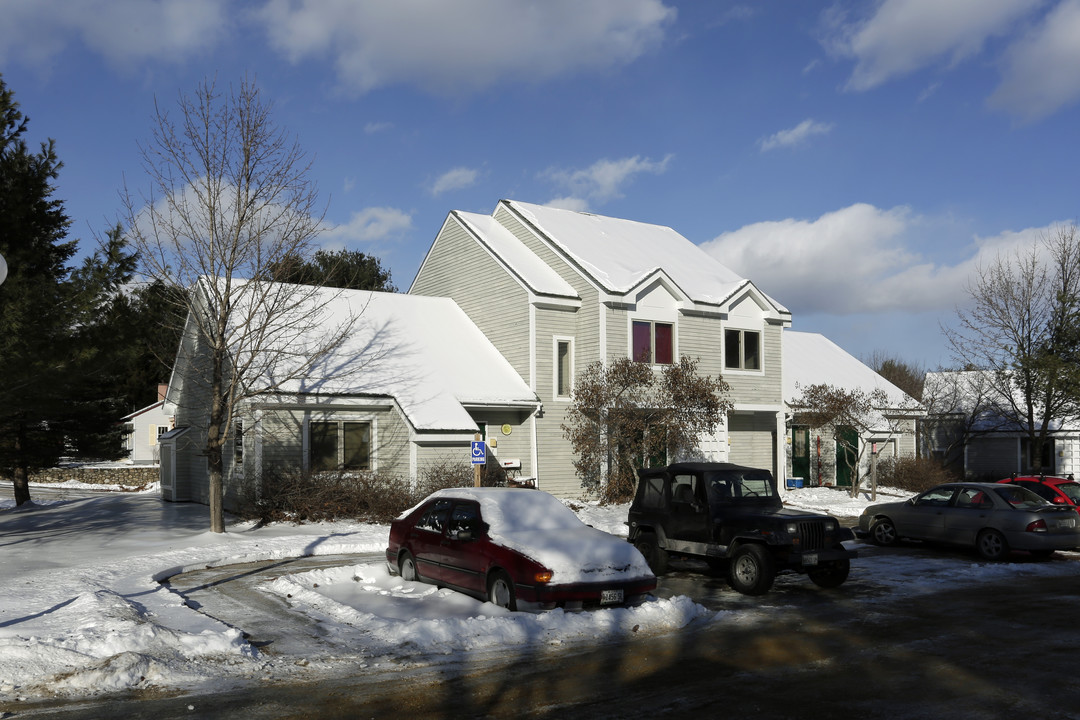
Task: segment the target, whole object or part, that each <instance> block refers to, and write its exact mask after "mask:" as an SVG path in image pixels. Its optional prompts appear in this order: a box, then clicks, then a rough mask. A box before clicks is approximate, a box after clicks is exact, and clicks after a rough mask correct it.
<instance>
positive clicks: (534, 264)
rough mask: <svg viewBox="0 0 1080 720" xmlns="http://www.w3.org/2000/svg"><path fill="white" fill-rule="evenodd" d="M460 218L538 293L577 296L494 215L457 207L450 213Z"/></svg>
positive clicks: (479, 239)
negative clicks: (479, 213)
mask: <svg viewBox="0 0 1080 720" xmlns="http://www.w3.org/2000/svg"><path fill="white" fill-rule="evenodd" d="M450 214H451V215H452V216H454V217H456V218H457V219H458V220H459V221H460V222H461V223H462V225H464V226H465V227H466V229H468V230H469V231H470V232H471V233H472V234H473V236H474V237H475V238H476V239H477V240H478V241H479V242H481V243H482V244H483V245H485V246H486V247H487V248H488V249H489V250H490V251H491V252H492V253H493V254H494V255H495V256H496V257H498V258H499V259H500V260H502V261H503V263H504V264H505V265H506V266H507V267H508V268H509V269H510V270H511V272H513V273H514V274H515V275H517V276H518V278H520V279H521V281H522V282H523V283H524V284H525V285H526V287H528V288H529V289H530V290H532V291H533V292H534V293H536V294H538V295H552V296H556V297H568V298H577V297H578V294H577V291H575V290H574V288H573V287H572V286H571V285H570V283H568V282H566V281H565V280H563V279H562V277H561V276H560V275H559V273H557V272H555V270H554V268H552V267H551V266H550V265H548V264H547V263H546V262H544V261H543V260H541V259H540V257H539V256H538V255H537V254H536V253H534V252H533V251H532V250H530V249H529V248H528V247H526V245H525V243H523V242H521V240H518V239H517V238H516V237H514V235H513V234H512V233H511V232H510V231H509V230H507V229H506V228H504V227H503V226H502V225H500V224H499V222H498V221H497V220H496V219H495V218H493V217H491V216H490V215H478V214H476V213H467V212H461V211H460V210H454V211H452V212H451V213H450Z"/></svg>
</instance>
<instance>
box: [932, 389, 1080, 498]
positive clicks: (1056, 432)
mask: <svg viewBox="0 0 1080 720" xmlns="http://www.w3.org/2000/svg"><path fill="white" fill-rule="evenodd" d="M1009 386H1010V383H1009V379H1008V377H1007V376H1002V375H998V374H997V373H995V372H994V371H991V370H965V371H941V372H928V373H926V381H925V383H924V385H923V387H924V389H923V400H924V402H925V404H926V406H927V410H928V413H929V415H928V417H927V432H926V434H925V436H926V443H927V446H928V450H929V451H930V453H931V454H932V455H933V456H934V457H936V458H938V459H939V460H940V461H941V462H942V463H943V464H944V465H945V466H946V467H949V468H952V469H954V470H956V471H957V472H961V473H963V476H964V477H965V478H969V479H986V480H999V479H1001V478H1004V477H1007V476H1009V475H1011V474H1013V473H1017V474H1026V473H1028V472H1029V471H1031V469H1032V467H1033V465H1034V463H1033V462H1032V460H1033V458H1032V457H1031V450H1032V448H1031V443H1030V441H1029V433H1028V429H1027V428H1028V426H1027V422H1026V421H1022V420H1018V419H1017V418H1018V415H1020V414H1021V413H1018V412H1017V410H1016V408H1022V407H1023V399H1022V398H1021V397H1020V393H1019V391H1018V390H1012V391H1011V392H1012V395H1013V397H1012V398H1010V397H1009V395H1008V392H1009V391H1010V387H1009ZM1033 419H1034V423H1035V427H1036V428H1038V427H1039V426H1040V425H1041V424H1042V416H1041V414H1036V417H1035V418H1033ZM1040 466H1041V472H1042V473H1044V474H1046V475H1061V476H1065V475H1070V474H1073V475H1075V474H1078V473H1080V423H1077V422H1076V421H1075V420H1074V421H1069V422H1061V421H1056V420H1052V421H1051V422H1050V423H1048V427H1047V437H1046V442H1045V443H1044V445H1043V451H1042V458H1041V463H1040Z"/></svg>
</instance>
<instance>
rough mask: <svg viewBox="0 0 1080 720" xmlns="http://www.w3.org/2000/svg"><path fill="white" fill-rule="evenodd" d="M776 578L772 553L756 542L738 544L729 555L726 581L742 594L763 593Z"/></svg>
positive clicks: (767, 590)
mask: <svg viewBox="0 0 1080 720" xmlns="http://www.w3.org/2000/svg"><path fill="white" fill-rule="evenodd" d="M775 578H776V567H775V565H774V563H773V559H772V555H770V554H769V551H768V550H766V549H765V548H764V547H763V546H761V545H758V544H757V543H747V544H745V545H740V546H739V547H738V549H736V550H735V552H734V553H733V554H732V556H731V567H730V568H729V569H728V582H729V583H731V587H733V588H734V589H735V590H737V591H739V592H741V593H742V594H743V595H764V594H765V593H767V592H769V589H770V588H771V587H772V584H773V580H774V579H775Z"/></svg>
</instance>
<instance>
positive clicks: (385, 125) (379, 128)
mask: <svg viewBox="0 0 1080 720" xmlns="http://www.w3.org/2000/svg"><path fill="white" fill-rule="evenodd" d="M393 127H394V123H391V122H369V123H367V124H366V125H364V134H365V135H374V134H375V133H381V132H385V131H387V130H390V129H392V128H393Z"/></svg>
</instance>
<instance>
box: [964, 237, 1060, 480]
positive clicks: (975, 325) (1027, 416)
mask: <svg viewBox="0 0 1080 720" xmlns="http://www.w3.org/2000/svg"><path fill="white" fill-rule="evenodd" d="M968 293H969V295H970V297H971V307H970V309H958V310H957V320H958V324H957V327H955V328H946V329H945V330H944V332H945V336H946V338H947V339H948V341H949V345H950V347H951V349H952V352H953V355H954V357H955V358H956V359H957V360H958V361H959V364H960V365H961V366H964V367H969V368H976V369H981V370H986V371H989V374H988V377H989V378H990V380H991V382H992V383H993V384H994V390H995V391H996V393H997V395H998V397H999V398H1000V401H1001V404H1002V408H1003V411H1004V412H1005V419H1006V420H1007V421H1010V422H1012V423H1013V424H1014V425H1015V426H1016V427H1017V428H1018V429H1021V430H1023V431H1024V432H1026V434H1027V437H1028V444H1029V448H1030V450H1031V456H1030V458H1029V461H1030V463H1031V465H1032V468H1033V470H1034V471H1035V472H1039V471H1040V470H1041V468H1042V454H1043V452H1042V451H1043V447H1044V446H1045V443H1046V441H1047V437H1048V433H1049V430H1050V429H1051V428H1052V427H1053V426H1054V425H1055V424H1057V423H1061V422H1068V421H1071V420H1075V419H1077V418H1080V365H1078V363H1077V359H1078V358H1077V352H1078V350H1077V342H1078V341H1080V238H1078V237H1077V231H1076V226H1075V225H1069V226H1062V227H1058V228H1056V229H1055V230H1053V231H1051V232H1050V233H1048V234H1046V235H1044V236H1042V237H1041V238H1039V241H1038V242H1037V243H1035V244H1033V245H1032V246H1031V247H1030V248H1027V249H1021V250H1017V251H1016V252H1015V253H1014V254H1012V255H1000V256H998V257H997V258H996V259H995V260H994V261H993V262H991V263H989V264H988V265H984V266H980V267H979V268H977V270H976V274H975V277H974V278H973V279H972V281H971V282H970V284H969V286H968Z"/></svg>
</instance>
